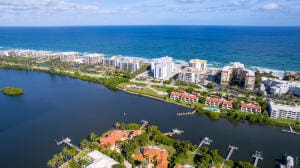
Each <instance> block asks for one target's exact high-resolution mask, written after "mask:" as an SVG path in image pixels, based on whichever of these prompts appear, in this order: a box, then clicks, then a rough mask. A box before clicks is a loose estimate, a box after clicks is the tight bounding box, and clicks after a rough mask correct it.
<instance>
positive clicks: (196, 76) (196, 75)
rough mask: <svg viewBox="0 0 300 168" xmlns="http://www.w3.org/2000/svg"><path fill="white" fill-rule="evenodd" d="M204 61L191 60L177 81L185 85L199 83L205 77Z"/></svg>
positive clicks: (205, 63)
mask: <svg viewBox="0 0 300 168" xmlns="http://www.w3.org/2000/svg"><path fill="white" fill-rule="evenodd" d="M206 65H207V61H206V60H199V59H191V60H190V64H189V66H188V67H185V68H184V69H183V70H182V71H181V72H180V73H179V74H178V79H179V81H183V82H186V83H200V82H201V81H203V80H204V79H205V77H206Z"/></svg>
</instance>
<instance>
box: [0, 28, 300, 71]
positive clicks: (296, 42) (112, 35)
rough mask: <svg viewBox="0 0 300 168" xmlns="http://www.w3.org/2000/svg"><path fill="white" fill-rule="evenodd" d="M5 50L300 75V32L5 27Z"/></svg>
mask: <svg viewBox="0 0 300 168" xmlns="http://www.w3.org/2000/svg"><path fill="white" fill-rule="evenodd" d="M0 49H34V50H50V51H77V52H81V53H94V52H96V53H103V54H105V55H107V56H112V55H123V56H132V57H142V58H147V59H151V58H156V57H161V56H165V55H168V56H172V57H173V58H174V59H175V60H177V62H186V61H188V60H189V59H191V58H199V59H206V60H208V63H209V64H210V65H211V66H215V67H222V66H224V65H227V64H230V63H232V62H235V61H238V62H241V63H244V64H245V65H246V66H247V67H248V68H250V69H253V70H254V69H256V68H260V69H265V70H272V71H300V27H236V26H86V27H0Z"/></svg>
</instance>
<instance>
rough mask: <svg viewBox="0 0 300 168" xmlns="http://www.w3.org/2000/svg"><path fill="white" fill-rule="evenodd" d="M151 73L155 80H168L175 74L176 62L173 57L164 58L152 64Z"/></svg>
mask: <svg viewBox="0 0 300 168" xmlns="http://www.w3.org/2000/svg"><path fill="white" fill-rule="evenodd" d="M151 72H152V74H153V77H154V78H155V79H159V80H168V79H169V78H171V77H172V76H173V73H174V62H173V59H172V57H168V56H165V57H162V58H158V59H155V60H153V61H152V62H151Z"/></svg>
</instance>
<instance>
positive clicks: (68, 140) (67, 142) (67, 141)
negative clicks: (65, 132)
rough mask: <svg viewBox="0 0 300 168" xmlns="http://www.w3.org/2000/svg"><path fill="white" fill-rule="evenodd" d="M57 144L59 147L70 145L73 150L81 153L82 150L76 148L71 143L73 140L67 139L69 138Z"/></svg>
mask: <svg viewBox="0 0 300 168" xmlns="http://www.w3.org/2000/svg"><path fill="white" fill-rule="evenodd" d="M56 144H57V145H58V146H59V145H62V144H66V145H68V146H70V147H71V148H74V147H75V148H76V149H77V151H78V152H81V149H79V148H78V147H77V146H75V145H73V144H72V143H71V139H70V138H69V137H67V138H64V139H62V140H61V141H58V142H56Z"/></svg>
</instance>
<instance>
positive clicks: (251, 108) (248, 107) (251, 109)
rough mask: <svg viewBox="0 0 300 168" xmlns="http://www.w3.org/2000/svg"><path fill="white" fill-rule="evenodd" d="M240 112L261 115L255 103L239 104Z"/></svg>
mask: <svg viewBox="0 0 300 168" xmlns="http://www.w3.org/2000/svg"><path fill="white" fill-rule="evenodd" d="M241 111H242V112H248V113H261V106H260V105H259V104H257V103H256V102H248V103H245V102H241Z"/></svg>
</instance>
